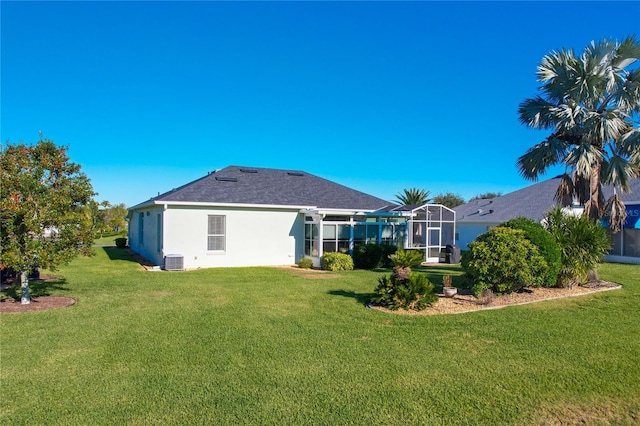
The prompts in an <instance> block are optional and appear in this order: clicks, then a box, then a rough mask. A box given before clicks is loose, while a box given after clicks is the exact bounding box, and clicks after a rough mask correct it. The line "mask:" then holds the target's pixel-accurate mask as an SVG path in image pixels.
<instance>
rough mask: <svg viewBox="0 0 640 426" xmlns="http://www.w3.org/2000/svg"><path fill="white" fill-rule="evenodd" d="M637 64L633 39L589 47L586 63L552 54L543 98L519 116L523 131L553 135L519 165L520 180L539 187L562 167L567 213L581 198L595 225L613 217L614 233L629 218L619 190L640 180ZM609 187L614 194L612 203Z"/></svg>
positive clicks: (560, 195) (544, 68)
mask: <svg viewBox="0 0 640 426" xmlns="http://www.w3.org/2000/svg"><path fill="white" fill-rule="evenodd" d="M638 59H640V44H639V43H638V42H637V41H636V40H635V38H634V37H628V38H626V39H625V40H624V41H623V42H622V43H619V42H617V41H611V40H607V39H603V40H601V41H599V42H597V43H596V42H591V44H590V45H588V46H587V47H586V48H585V49H584V52H583V53H582V55H581V56H577V55H576V54H575V53H574V51H573V50H565V49H563V50H561V51H559V52H556V51H554V52H551V53H549V54H548V55H546V56H545V57H544V58H543V59H542V61H541V62H540V65H539V66H538V73H537V76H538V80H539V81H540V82H541V83H542V85H541V87H540V92H541V95H538V96H536V97H535V98H530V99H526V100H524V101H523V102H522V103H521V104H520V107H519V109H518V113H519V115H520V121H521V123H523V124H524V125H526V126H528V127H531V128H533V129H541V130H550V131H551V134H550V135H549V136H548V137H547V138H546V139H545V140H543V141H542V142H540V143H539V144H537V145H535V146H534V147H532V148H531V149H529V150H528V151H527V153H526V154H524V155H523V156H521V157H520V158H519V159H518V162H517V164H518V168H519V170H520V173H521V174H522V176H523V177H525V178H526V179H530V180H536V179H537V178H538V177H539V176H540V175H541V174H543V173H544V172H545V171H546V170H547V169H548V168H549V167H551V166H554V165H564V167H565V174H564V176H563V178H562V181H561V184H560V186H559V188H558V192H557V194H556V198H557V200H558V201H559V202H560V203H561V204H562V205H568V204H569V203H571V201H572V199H573V198H574V197H575V198H576V199H577V200H578V201H579V202H580V203H581V204H583V205H584V206H585V214H586V215H587V216H588V217H589V218H590V219H591V220H593V221H595V220H597V219H599V218H602V217H603V216H604V215H605V214H608V215H610V223H611V229H612V230H614V232H615V231H617V230H619V229H620V227H621V225H622V224H623V223H624V220H625V216H626V214H625V209H624V204H623V202H622V200H621V199H620V197H619V196H618V194H617V190H616V188H620V190H622V191H623V192H624V191H628V190H629V179H630V178H632V177H635V176H638V174H640V130H639V129H638V127H637V126H638V113H639V112H640V68H638V67H637V66H636V67H635V69H631V68H630V66H631V65H632V64H634V63H635V62H636V61H637V60H638ZM603 183H604V184H611V185H613V186H614V195H613V196H612V197H611V198H610V199H609V200H608V202H605V200H604V196H603V193H602V184H603Z"/></svg>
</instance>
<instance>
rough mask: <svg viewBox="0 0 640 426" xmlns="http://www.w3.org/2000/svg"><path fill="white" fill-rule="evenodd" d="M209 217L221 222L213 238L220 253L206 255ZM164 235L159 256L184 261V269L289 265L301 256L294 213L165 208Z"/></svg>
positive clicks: (299, 219) (300, 227) (300, 225)
mask: <svg viewBox="0 0 640 426" xmlns="http://www.w3.org/2000/svg"><path fill="white" fill-rule="evenodd" d="M209 216H217V217H223V218H224V219H222V221H223V222H224V231H223V232H224V233H223V236H221V234H219V233H216V234H215V235H214V236H213V238H217V240H216V241H218V242H223V244H224V250H208V248H209V237H210V236H211V235H210V234H209ZM164 230H165V231H164V247H163V252H164V255H167V254H180V255H182V256H184V267H185V269H194V268H212V267H220V266H267V265H293V264H295V263H296V262H297V261H298V260H299V259H300V258H301V257H303V252H304V238H303V236H304V216H303V215H302V214H300V213H299V211H298V210H286V209H261V208H254V209H248V208H214V207H192V206H188V207H186V206H185V207H180V206H168V208H167V210H165V227H164ZM141 254H142V253H141ZM159 264H160V265H161V264H162V263H159Z"/></svg>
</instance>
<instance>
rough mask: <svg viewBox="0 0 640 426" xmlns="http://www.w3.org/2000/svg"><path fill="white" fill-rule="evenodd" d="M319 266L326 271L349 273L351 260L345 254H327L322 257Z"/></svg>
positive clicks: (351, 266) (351, 267)
mask: <svg viewBox="0 0 640 426" xmlns="http://www.w3.org/2000/svg"><path fill="white" fill-rule="evenodd" d="M321 265H322V269H325V270H327V271H351V270H353V259H352V258H351V256H349V255H348V254H345V253H336V252H329V253H325V254H324V255H323V256H322V261H321Z"/></svg>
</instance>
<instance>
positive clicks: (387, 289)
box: [372, 272, 438, 311]
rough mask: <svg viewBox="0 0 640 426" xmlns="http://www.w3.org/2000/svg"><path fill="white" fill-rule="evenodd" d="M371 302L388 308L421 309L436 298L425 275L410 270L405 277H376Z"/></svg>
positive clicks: (431, 285)
mask: <svg viewBox="0 0 640 426" xmlns="http://www.w3.org/2000/svg"><path fill="white" fill-rule="evenodd" d="M374 293H375V296H374V297H373V299H372V302H373V303H375V304H377V305H380V306H384V307H385V308H389V309H392V310H397V309H400V308H402V309H414V310H418V311H420V310H423V309H425V308H426V307H427V306H430V305H432V304H433V303H435V302H436V301H437V300H438V296H437V295H436V294H435V293H434V292H433V284H431V283H430V282H429V280H428V279H427V277H425V276H424V275H422V274H420V273H418V272H412V273H411V274H410V275H409V276H408V277H407V278H406V279H402V278H398V277H396V276H395V275H383V276H382V277H380V278H379V279H378V286H377V287H376V289H375V290H374Z"/></svg>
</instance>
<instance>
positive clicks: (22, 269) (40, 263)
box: [0, 135, 94, 304]
mask: <svg viewBox="0 0 640 426" xmlns="http://www.w3.org/2000/svg"><path fill="white" fill-rule="evenodd" d="M66 151H67V148H66V147H57V146H56V145H55V144H54V143H53V142H52V141H49V140H47V139H43V137H42V135H40V141H39V142H38V143H37V144H36V145H32V146H27V145H25V144H23V143H20V144H17V145H13V144H10V143H7V145H6V148H5V149H4V150H3V151H2V153H1V154H2V155H1V157H0V170H1V173H2V174H1V179H0V225H1V226H0V243H1V245H2V252H1V253H0V264H1V265H2V266H1V267H2V268H10V269H12V270H14V271H16V272H18V273H19V274H20V282H21V288H22V303H23V304H28V303H30V301H31V299H30V295H29V273H30V272H31V271H32V270H33V269H35V268H40V267H44V268H49V269H55V267H56V266H57V265H60V264H62V263H66V262H68V261H70V260H71V259H73V258H74V257H76V256H77V255H78V254H85V255H91V254H92V252H91V243H92V242H93V237H94V233H93V229H92V221H91V216H90V214H89V213H88V208H87V206H88V204H89V202H90V201H91V197H92V196H93V195H94V192H93V188H92V187H91V183H90V181H89V179H88V178H87V177H86V176H85V175H84V174H83V173H81V172H80V166H79V165H77V164H74V163H71V162H70V161H69V158H68V157H67V154H66Z"/></svg>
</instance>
